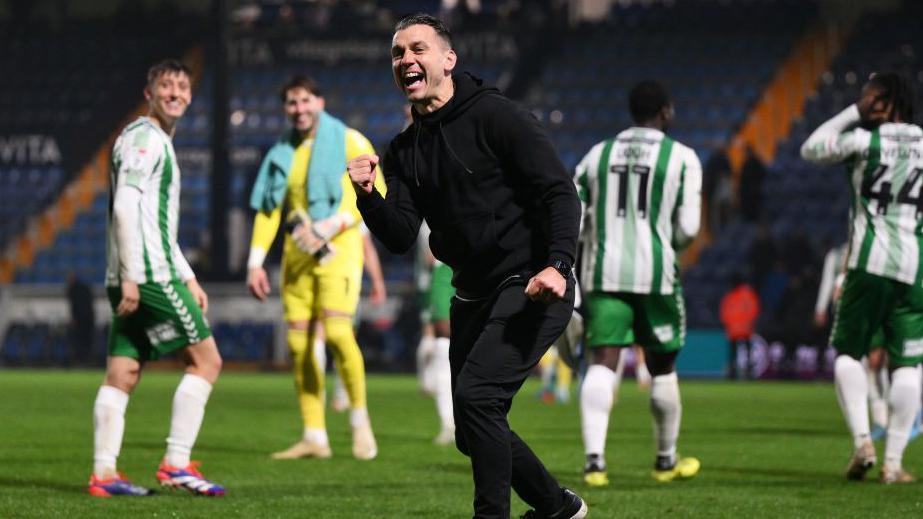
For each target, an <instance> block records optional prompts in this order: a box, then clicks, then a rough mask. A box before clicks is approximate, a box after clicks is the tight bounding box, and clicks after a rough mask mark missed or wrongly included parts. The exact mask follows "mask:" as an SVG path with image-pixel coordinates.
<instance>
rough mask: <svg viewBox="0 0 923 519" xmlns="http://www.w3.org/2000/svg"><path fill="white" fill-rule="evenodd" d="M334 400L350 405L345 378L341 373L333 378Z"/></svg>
mask: <svg viewBox="0 0 923 519" xmlns="http://www.w3.org/2000/svg"><path fill="white" fill-rule="evenodd" d="M333 400H334V401H335V402H341V403H343V402H345V403H346V405H349V393H347V392H346V386H345V385H344V384H343V377H341V376H340V374H339V373H337V374H336V375H335V376H334V377H333Z"/></svg>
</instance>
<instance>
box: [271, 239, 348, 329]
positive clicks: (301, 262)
mask: <svg viewBox="0 0 923 519" xmlns="http://www.w3.org/2000/svg"><path fill="white" fill-rule="evenodd" d="M305 256H306V255H303V254H287V255H286V258H285V260H284V261H283V262H282V308H283V311H284V314H285V320H286V321H308V320H310V319H311V318H312V317H315V316H321V315H322V312H323V311H324V310H326V311H329V312H337V313H341V314H346V315H350V316H352V315H354V314H355V313H356V307H357V306H358V305H359V293H360V290H361V288H362V263H361V261H359V262H355V266H354V268H352V269H344V268H335V269H329V268H322V267H320V268H319V266H318V265H317V263H316V262H315V261H313V260H311V259H308V258H307V257H305Z"/></svg>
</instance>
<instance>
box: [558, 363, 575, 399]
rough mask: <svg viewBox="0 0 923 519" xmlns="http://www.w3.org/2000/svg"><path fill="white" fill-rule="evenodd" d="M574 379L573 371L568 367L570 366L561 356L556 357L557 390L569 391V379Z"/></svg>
mask: <svg viewBox="0 0 923 519" xmlns="http://www.w3.org/2000/svg"><path fill="white" fill-rule="evenodd" d="M573 379H574V372H573V370H572V369H570V366H568V365H567V363H566V362H564V360H562V359H561V357H558V362H557V383H558V391H570V383H571V380H573Z"/></svg>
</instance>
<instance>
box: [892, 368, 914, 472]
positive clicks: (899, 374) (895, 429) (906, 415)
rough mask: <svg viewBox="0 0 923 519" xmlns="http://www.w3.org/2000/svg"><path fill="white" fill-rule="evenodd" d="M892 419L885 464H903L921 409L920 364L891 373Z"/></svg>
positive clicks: (896, 465) (895, 465)
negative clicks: (914, 424)
mask: <svg viewBox="0 0 923 519" xmlns="http://www.w3.org/2000/svg"><path fill="white" fill-rule="evenodd" d="M891 377H892V378H891V392H890V394H889V395H888V403H889V404H891V420H890V422H889V423H888V441H887V443H886V444H885V464H886V465H890V466H892V467H900V466H901V458H902V457H903V456H904V449H905V448H906V447H907V440H908V438H909V437H910V428H911V427H913V420H914V419H915V418H916V416H917V411H919V410H920V390H921V387H920V386H921V382H920V366H914V367H905V368H897V369H896V370H894V373H892V375H891Z"/></svg>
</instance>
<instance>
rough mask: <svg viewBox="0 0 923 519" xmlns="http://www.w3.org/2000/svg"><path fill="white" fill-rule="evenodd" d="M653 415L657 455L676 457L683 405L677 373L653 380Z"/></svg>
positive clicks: (660, 376)
mask: <svg viewBox="0 0 923 519" xmlns="http://www.w3.org/2000/svg"><path fill="white" fill-rule="evenodd" d="M651 413H652V414H653V415H654V438H655V440H656V441H657V455H658V456H669V457H671V458H672V457H674V456H675V455H676V439H677V438H678V437H679V422H680V418H681V417H682V414H683V405H682V403H681V402H680V399H679V378H678V377H677V376H676V372H675V371H674V372H672V373H669V374H666V375H657V376H656V377H652V378H651Z"/></svg>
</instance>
